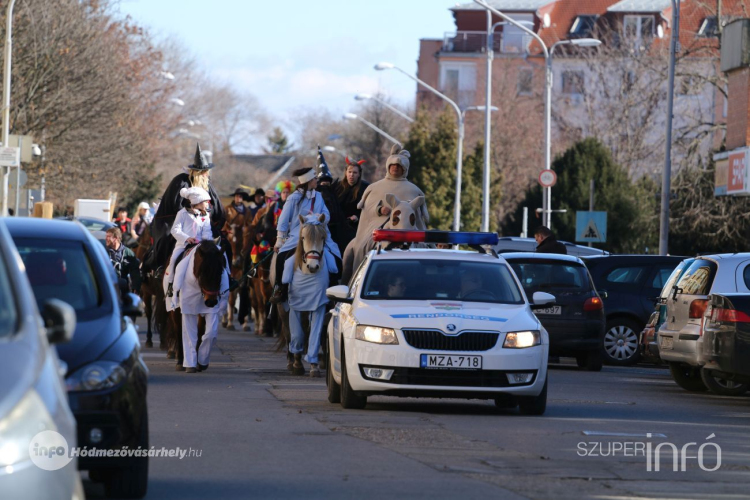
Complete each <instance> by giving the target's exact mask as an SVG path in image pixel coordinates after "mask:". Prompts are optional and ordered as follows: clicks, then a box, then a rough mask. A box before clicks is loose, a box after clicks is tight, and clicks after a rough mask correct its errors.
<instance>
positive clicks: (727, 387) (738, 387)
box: [701, 368, 748, 396]
mask: <svg viewBox="0 0 750 500" xmlns="http://www.w3.org/2000/svg"><path fill="white" fill-rule="evenodd" d="M701 380H702V381H703V383H704V384H705V385H706V387H708V390H709V391H711V392H713V393H714V394H718V395H720V396H742V395H743V394H745V393H746V392H747V389H748V385H747V384H741V383H739V382H734V381H732V380H727V379H723V378H719V377H716V376H714V375H713V372H712V371H711V370H706V369H705V368H701Z"/></svg>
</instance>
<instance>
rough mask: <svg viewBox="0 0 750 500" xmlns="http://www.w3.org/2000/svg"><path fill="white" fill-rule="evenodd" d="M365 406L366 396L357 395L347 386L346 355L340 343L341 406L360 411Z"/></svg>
mask: <svg viewBox="0 0 750 500" xmlns="http://www.w3.org/2000/svg"><path fill="white" fill-rule="evenodd" d="M366 405H367V396H361V395H359V394H357V393H356V392H355V391H354V390H353V389H352V386H351V385H349V376H348V375H347V373H346V355H345V349H344V342H343V339H342V342H341V406H342V407H343V408H346V409H347V410H361V409H362V408H364V407H365V406H366Z"/></svg>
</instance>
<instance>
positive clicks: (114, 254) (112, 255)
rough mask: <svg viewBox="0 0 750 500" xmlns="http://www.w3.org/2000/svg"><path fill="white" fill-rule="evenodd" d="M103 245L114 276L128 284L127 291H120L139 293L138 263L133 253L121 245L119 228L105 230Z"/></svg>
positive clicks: (139, 275)
mask: <svg viewBox="0 0 750 500" xmlns="http://www.w3.org/2000/svg"><path fill="white" fill-rule="evenodd" d="M104 245H105V246H106V247H107V255H109V260H110V261H111V262H112V267H114V268H115V274H117V277H118V278H119V279H123V280H125V281H126V282H127V283H128V285H127V289H121V291H122V292H130V291H133V292H135V293H140V290H141V274H140V272H139V269H138V268H139V267H140V262H138V259H137V258H136V256H135V254H134V253H133V251H132V250H131V249H129V248H128V247H126V246H125V245H123V244H122V231H120V228H119V227H110V228H109V229H107V232H106V234H105V236H104Z"/></svg>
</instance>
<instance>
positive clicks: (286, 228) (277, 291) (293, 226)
mask: <svg viewBox="0 0 750 500" xmlns="http://www.w3.org/2000/svg"><path fill="white" fill-rule="evenodd" d="M292 175H293V176H294V177H296V178H297V181H298V182H299V185H298V186H297V189H296V191H294V193H292V194H291V195H290V196H289V198H287V200H286V203H284V208H283V209H282V211H281V215H280V216H279V222H278V226H277V228H276V229H277V235H276V244H275V245H274V251H275V252H276V253H277V254H278V255H277V256H276V273H275V278H276V280H275V281H276V283H275V284H274V285H275V286H274V292H273V296H272V297H271V301H272V302H273V303H279V302H284V301H285V300H286V295H287V287H286V286H283V285H282V284H281V276H282V274H283V272H284V263H285V262H286V260H287V259H288V258H289V257H290V256H291V255H292V254H294V251H295V249H296V248H297V241H298V240H299V231H300V227H301V224H300V220H299V219H300V215H302V216H303V217H304V216H307V215H310V214H323V215H324V216H325V223H326V224H327V223H328V221H329V220H330V218H331V216H330V213H329V212H328V208H326V205H325V203H324V202H323V197H322V196H321V195H320V193H319V192H317V191H316V190H315V188H316V187H317V186H318V180H317V178H316V176H315V170H314V169H312V168H309V167H308V168H300V169H298V170H295V171H294V172H293V173H292ZM326 233H327V238H326V247H327V248H328V250H329V251H328V252H326V254H325V257H326V259H328V260H330V262H327V265H328V269H335V268H336V261H335V257H337V258H339V259H340V258H341V253H340V252H339V249H338V247H337V246H336V244H335V243H334V242H333V240H331V233H330V232H328V229H326Z"/></svg>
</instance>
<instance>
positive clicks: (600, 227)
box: [576, 212, 607, 243]
mask: <svg viewBox="0 0 750 500" xmlns="http://www.w3.org/2000/svg"><path fill="white" fill-rule="evenodd" d="M576 241H577V242H579V243H604V242H606V241H607V212H576Z"/></svg>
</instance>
